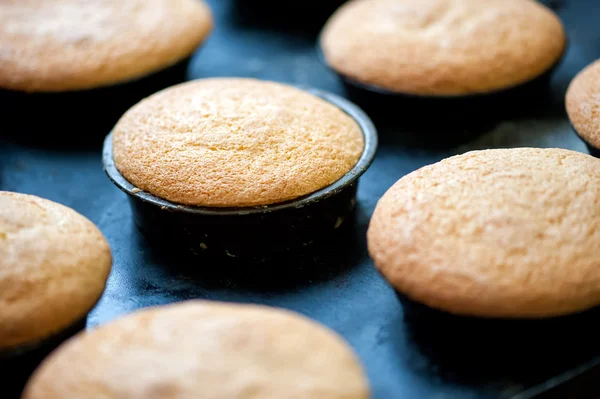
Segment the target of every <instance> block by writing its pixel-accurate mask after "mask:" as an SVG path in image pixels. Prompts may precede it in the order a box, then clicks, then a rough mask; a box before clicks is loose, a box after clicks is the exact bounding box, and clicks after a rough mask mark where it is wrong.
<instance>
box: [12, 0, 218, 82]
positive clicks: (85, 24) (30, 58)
mask: <svg viewBox="0 0 600 399" xmlns="http://www.w3.org/2000/svg"><path fill="white" fill-rule="evenodd" d="M211 28H212V16H211V13H210V10H209V8H208V6H207V5H206V4H205V3H204V2H203V1H202V0H127V1H121V0H95V1H86V0H6V1H2V2H0V88H3V89H10V90H16V91H26V92H60V91H73V90H83V89H90V88H95V87H101V86H108V85H112V84H115V83H120V82H124V81H129V80H133V79H136V78H140V77H143V76H145V75H148V74H151V73H153V72H155V71H158V70H160V69H164V68H166V67H168V66H170V65H173V64H175V63H177V62H178V61H181V60H183V59H184V58H186V57H188V56H189V55H190V54H192V52H193V51H194V50H195V49H196V48H197V47H198V46H199V45H200V44H201V43H202V41H203V40H204V39H205V38H206V37H207V36H208V34H209V32H210V30H211Z"/></svg>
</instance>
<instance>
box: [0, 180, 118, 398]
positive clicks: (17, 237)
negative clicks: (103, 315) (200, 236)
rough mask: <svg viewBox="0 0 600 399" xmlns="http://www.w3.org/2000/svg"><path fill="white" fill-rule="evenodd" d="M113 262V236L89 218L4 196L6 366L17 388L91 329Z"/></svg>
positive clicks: (0, 256)
mask: <svg viewBox="0 0 600 399" xmlns="http://www.w3.org/2000/svg"><path fill="white" fill-rule="evenodd" d="M111 263H112V259H111V253H110V249H109V246H108V243H107V242H106V239H105V238H104V237H103V235H102V233H100V231H99V230H98V229H97V228H96V227H95V226H94V225H93V224H92V223H91V222H90V221H89V220H87V219H86V218H85V217H83V216H82V215H80V214H78V213H76V212H75V211H73V210H72V209H70V208H67V207H65V206H63V205H59V204H57V203H54V202H51V201H48V200H45V199H41V198H38V197H35V196H32V195H25V194H18V193H12V192H5V191H0V302H1V303H2V306H0V368H1V369H2V370H3V372H5V371H10V372H11V373H12V375H13V376H14V377H15V378H13V379H11V381H7V383H9V384H8V385H13V386H12V389H15V390H17V389H18V388H19V387H18V385H19V384H21V383H22V382H24V381H23V378H26V377H27V376H28V373H30V372H31V371H32V370H33V368H34V367H35V366H36V365H37V363H38V362H39V361H40V360H41V358H42V357H43V356H44V355H45V354H46V353H48V352H49V351H50V350H51V349H52V348H54V347H55V346H56V345H58V344H59V343H60V341H61V340H64V339H66V338H67V337H68V336H69V335H72V334H73V333H75V332H77V331H78V330H80V329H82V328H83V327H85V320H86V317H87V314H88V312H89V311H90V310H92V308H93V307H94V306H95V304H96V302H97V301H98V300H99V298H100V296H101V295H102V292H103V291H104V287H105V284H106V280H107V278H108V274H109V271H110V268H111ZM6 388H7V387H6V386H5V384H3V387H2V389H3V390H5V389H6ZM8 390H9V391H10V390H11V387H9V388H8Z"/></svg>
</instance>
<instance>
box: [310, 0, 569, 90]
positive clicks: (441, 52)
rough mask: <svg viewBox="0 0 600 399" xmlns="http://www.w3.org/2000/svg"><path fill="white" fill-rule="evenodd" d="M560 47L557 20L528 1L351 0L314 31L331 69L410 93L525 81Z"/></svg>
mask: <svg viewBox="0 0 600 399" xmlns="http://www.w3.org/2000/svg"><path fill="white" fill-rule="evenodd" d="M565 44H566V39H565V32H564V29H563V26H562V24H561V22H560V20H559V19H558V17H557V16H556V15H555V14H554V13H553V12H552V11H550V10H549V9H547V8H546V7H545V6H543V5H542V4H539V3H538V2H536V1H532V0H418V1H415V0H354V1H349V2H347V3H346V4H345V5H343V6H342V7H341V8H340V9H339V10H338V11H337V12H336V13H335V14H334V15H333V16H332V17H331V19H330V20H329V21H328V23H327V24H326V26H325V28H324V30H323V33H322V35H321V46H322V49H323V52H324V56H325V59H326V61H327V63H328V64H329V65H330V66H331V67H332V68H333V69H334V70H336V71H337V72H339V73H341V74H342V75H345V76H347V77H349V78H351V79H354V80H356V81H359V82H361V83H366V84H370V85H374V86H379V87H382V88H385V89H388V90H391V91H396V92H400V93H409V94H417V95H465V94H474V93H486V92H493V91H497V90H501V89H505V88H509V87H513V86H516V85H519V84H521V83H525V82H527V81H530V80H532V79H533V78H536V77H538V76H540V75H542V74H543V73H544V72H546V71H547V70H549V69H550V67H551V66H553V65H554V64H555V63H556V62H557V61H558V60H559V58H560V56H561V55H562V53H563V51H564V49H565Z"/></svg>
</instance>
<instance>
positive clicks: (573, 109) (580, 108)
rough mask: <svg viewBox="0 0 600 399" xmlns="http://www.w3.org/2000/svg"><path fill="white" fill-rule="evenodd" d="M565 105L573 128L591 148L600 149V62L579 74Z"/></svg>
mask: <svg viewBox="0 0 600 399" xmlns="http://www.w3.org/2000/svg"><path fill="white" fill-rule="evenodd" d="M565 103H566V106H567V113H568V114H569V119H570V120H571V123H572V124H573V128H574V129H575V130H576V131H577V133H578V134H579V135H580V136H581V138H583V139H584V140H585V141H587V142H588V143H589V144H590V145H591V146H593V147H596V148H600V60H598V61H596V62H594V63H592V64H591V65H589V66H588V67H586V68H585V69H584V70H583V71H581V72H579V74H577V76H576V77H575V79H573V81H572V82H571V84H570V85H569V89H568V90H567V95H566V100H565Z"/></svg>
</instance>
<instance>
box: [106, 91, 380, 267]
mask: <svg viewBox="0 0 600 399" xmlns="http://www.w3.org/2000/svg"><path fill="white" fill-rule="evenodd" d="M306 91H308V92H309V93H312V94H314V95H316V96H318V97H320V98H322V99H324V100H326V101H328V102H330V103H332V104H334V105H335V106H337V107H339V108H340V109H342V110H343V111H344V112H346V113H347V114H348V115H349V116H351V117H352V118H353V119H354V120H355V121H356V122H357V123H358V125H359V127H360V129H361V131H362V132H363V135H364V143H365V145H364V149H363V153H362V155H361V157H360V158H359V160H358V162H357V164H356V165H355V166H354V167H353V168H352V169H351V170H350V171H349V172H348V173H347V174H345V175H344V176H343V177H342V178H340V179H339V180H337V181H336V182H334V183H333V184H331V185H329V186H327V187H325V188H322V189H320V190H318V191H316V192H314V193H312V194H309V195H306V196H303V197H300V198H297V199H294V200H291V201H287V202H282V203H277V204H273V205H265V206H256V207H239V208H214V207H198V206H189V205H181V204H176V203H173V202H170V201H167V200H165V199H162V198H158V197H156V196H154V195H152V194H150V193H147V192H144V191H141V190H140V189H138V188H136V187H135V186H133V185H132V184H131V183H130V182H128V181H127V180H126V179H125V178H124V177H123V175H121V173H119V171H118V170H117V168H116V167H115V165H114V160H113V153H112V133H111V134H109V135H108V137H107V138H106V140H105V142H104V151H103V163H104V170H105V172H106V174H107V175H108V177H109V178H110V179H111V180H112V181H113V183H115V185H116V186H117V187H118V188H119V189H121V190H122V191H123V192H125V193H126V194H127V195H128V198H129V202H130V205H131V208H132V211H133V217H134V219H135V223H136V224H137V226H138V227H139V229H140V230H141V231H142V233H143V234H144V235H145V236H146V237H147V238H148V239H149V240H150V241H154V242H156V243H160V244H163V246H164V245H166V246H168V247H174V248H179V249H180V250H183V251H184V252H186V253H191V254H193V255H206V256H209V257H216V258H223V259H229V260H232V259H233V260H248V261H254V262H263V261H265V260H267V259H269V258H273V256H275V255H276V254H285V253H288V252H290V251H294V250H300V249H302V248H305V247H309V246H311V244H313V243H315V242H320V241H322V240H324V239H326V238H328V237H329V236H331V235H332V234H334V233H335V232H336V230H338V229H341V228H342V227H343V226H344V225H345V224H348V223H349V222H351V220H352V218H353V214H354V210H355V208H356V189H357V185H358V178H359V177H360V176H361V175H362V174H363V173H364V172H365V171H366V170H367V169H368V167H369V166H370V165H371V162H372V161H373V158H374V157H375V152H376V149H377V132H376V130H375V127H374V126H373V124H372V122H371V121H370V119H369V118H368V117H367V115H366V114H365V113H364V112H363V111H361V110H360V109H359V108H358V107H357V106H355V105H354V104H352V103H350V102H349V101H347V100H345V99H343V98H341V97H338V96H336V95H334V94H330V93H327V92H324V91H321V90H317V89H307V90H306Z"/></svg>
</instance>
